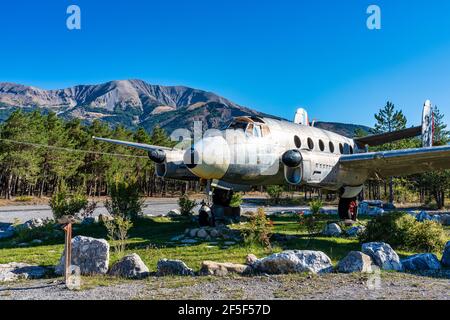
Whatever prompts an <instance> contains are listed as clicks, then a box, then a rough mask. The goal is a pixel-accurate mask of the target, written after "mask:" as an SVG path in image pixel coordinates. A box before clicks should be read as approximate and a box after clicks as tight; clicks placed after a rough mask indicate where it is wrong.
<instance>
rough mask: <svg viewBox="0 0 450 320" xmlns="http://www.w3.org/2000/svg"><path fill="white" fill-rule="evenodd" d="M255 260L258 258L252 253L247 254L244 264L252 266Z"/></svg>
mask: <svg viewBox="0 0 450 320" xmlns="http://www.w3.org/2000/svg"><path fill="white" fill-rule="evenodd" d="M257 260H258V258H257V257H256V256H255V255H254V254H252V253H250V254H248V255H247V257H245V263H246V264H247V265H249V266H251V265H253V264H254V263H255V262H256V261H257Z"/></svg>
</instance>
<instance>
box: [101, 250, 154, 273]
mask: <svg viewBox="0 0 450 320" xmlns="http://www.w3.org/2000/svg"><path fill="white" fill-rule="evenodd" d="M109 274H110V275H112V276H116V277H122V278H131V279H142V278H145V277H147V276H148V275H149V270H148V267H147V266H146V265H145V263H144V262H143V261H142V259H141V257H140V256H139V255H137V254H136V253H133V254H130V255H127V256H125V257H123V258H122V259H120V261H118V262H116V263H115V264H114V265H113V266H112V267H111V270H109Z"/></svg>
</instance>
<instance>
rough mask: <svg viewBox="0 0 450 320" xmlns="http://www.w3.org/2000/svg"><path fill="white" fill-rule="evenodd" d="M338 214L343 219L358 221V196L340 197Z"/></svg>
mask: <svg viewBox="0 0 450 320" xmlns="http://www.w3.org/2000/svg"><path fill="white" fill-rule="evenodd" d="M338 214H339V218H340V219H341V220H353V221H356V219H357V217H358V204H357V203H356V198H340V199H339V206H338Z"/></svg>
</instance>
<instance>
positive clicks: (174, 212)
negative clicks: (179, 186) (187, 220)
mask: <svg viewBox="0 0 450 320" xmlns="http://www.w3.org/2000/svg"><path fill="white" fill-rule="evenodd" d="M167 216H168V217H170V218H176V217H179V216H181V211H180V210H179V209H172V210H170V211H169V213H168V214H167Z"/></svg>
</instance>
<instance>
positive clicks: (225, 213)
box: [199, 188, 241, 226]
mask: <svg viewBox="0 0 450 320" xmlns="http://www.w3.org/2000/svg"><path fill="white" fill-rule="evenodd" d="M232 197H233V190H226V189H220V188H214V189H213V191H212V205H211V206H210V207H208V206H207V205H206V203H202V208H201V209H200V211H199V223H200V225H203V226H206V225H210V226H216V225H217V224H228V223H232V222H236V221H239V219H240V216H241V208H240V207H237V208H234V207H230V203H231V199H232ZM209 208H210V210H209V211H208V209H209Z"/></svg>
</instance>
